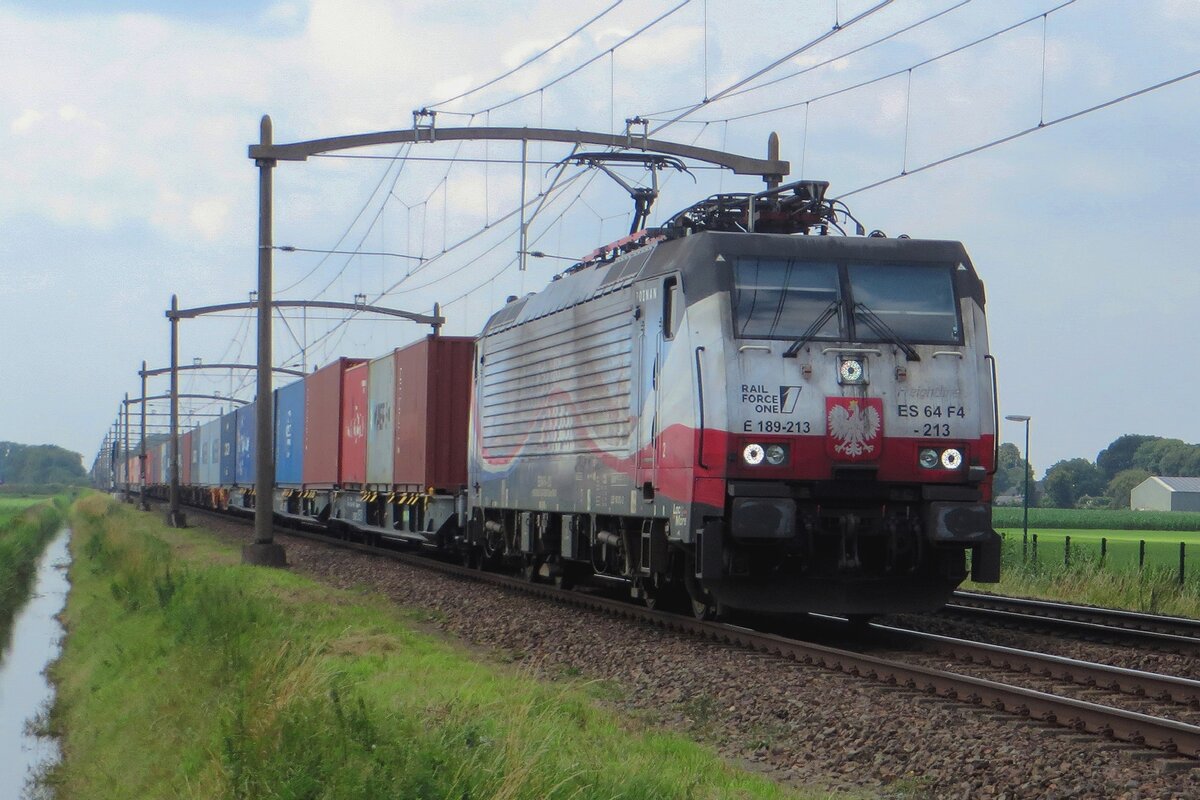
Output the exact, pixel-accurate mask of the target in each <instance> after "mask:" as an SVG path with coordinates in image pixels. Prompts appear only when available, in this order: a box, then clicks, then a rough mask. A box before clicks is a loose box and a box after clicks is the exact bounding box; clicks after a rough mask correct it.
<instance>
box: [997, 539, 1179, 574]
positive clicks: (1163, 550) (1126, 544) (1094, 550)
mask: <svg viewBox="0 0 1200 800" xmlns="http://www.w3.org/2000/svg"><path fill="white" fill-rule="evenodd" d="M997 530H998V531H999V532H1000V534H1001V535H1002V536H1004V541H1005V555H1006V556H1007V557H1009V558H1012V557H1016V558H1020V557H1021V554H1022V542H1021V539H1022V532H1023V531H1022V529H1021V528H998V529H997ZM1068 536H1069V537H1071V550H1070V556H1069V559H1068V558H1067V551H1066V540H1067V537H1068ZM1034 537H1036V539H1037V560H1038V561H1039V562H1042V563H1044V564H1064V563H1070V562H1087V561H1091V562H1096V563H1099V561H1100V549H1101V540H1102V539H1104V540H1107V546H1106V548H1105V555H1104V566H1105V567H1108V568H1110V569H1126V568H1128V569H1137V566H1138V553H1139V549H1140V545H1139V542H1142V541H1144V542H1145V543H1146V556H1145V566H1146V567H1148V568H1149V567H1156V568H1164V569H1171V570H1175V571H1178V569H1179V544H1180V542H1182V543H1183V544H1184V545H1185V550H1184V554H1185V574H1195V575H1197V576H1200V533H1196V532H1191V531H1129V530H1105V529H1095V530H1079V529H1074V530H1072V529H1066V530H1064V529H1059V530H1053V531H1051V530H1044V529H1043V530H1034V529H1032V528H1031V529H1030V531H1029V540H1030V541H1029V547H1028V551H1027V553H1028V557H1029V558H1032V557H1033V554H1034V545H1033V541H1034ZM1006 560H1007V559H1006Z"/></svg>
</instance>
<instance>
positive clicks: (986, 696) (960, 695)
mask: <svg viewBox="0 0 1200 800" xmlns="http://www.w3.org/2000/svg"><path fill="white" fill-rule="evenodd" d="M223 518H225V519H227V517H223ZM278 532H279V533H280V534H282V535H284V536H298V537H302V538H305V539H310V540H313V541H318V542H321V543H324V544H327V545H332V546H336V547H344V548H348V549H353V550H358V551H360V552H364V553H369V554H372V555H375V556H381V557H385V558H390V559H394V560H397V561H401V562H404V563H406V564H409V565H412V566H415V567H419V568H422V569H429V570H437V571H441V572H445V573H449V574H452V575H456V576H459V577H461V578H464V579H468V580H473V581H479V582H484V583H490V584H492V585H495V586H499V587H504V588H507V589H510V590H515V591H519V592H523V593H526V594H531V595H534V596H538V597H542V598H545V599H548V600H552V601H554V602H558V603H563V604H566V605H570V606H575V607H578V608H584V609H589V610H592V611H596V612H600V613H604V614H608V615H612V616H615V617H619V618H624V619H628V620H633V621H638V622H643V623H646V624H649V625H654V626H657V627H659V628H662V629H664V630H669V631H672V632H676V633H680V634H684V635H688V636H693V637H697V638H701V639H705V640H708V641H712V642H716V643H719V644H722V645H725V646H729V647H734V648H740V649H745V650H750V651H754V652H758V653H763V654H767V655H770V656H773V657H777V658H782V659H787V660H791V661H795V662H797V663H800V664H805V665H810V666H817V667H821V668H824V669H831V670H835V671H839V672H842V673H844V674H847V675H851V676H854V677H858V678H863V679H867V680H872V681H876V682H879V683H882V684H885V685H889V686H895V687H900V688H902V689H906V690H909V691H912V692H914V693H918V694H922V695H927V696H933V697H939V698H944V699H946V700H951V701H956V702H960V703H965V704H968V705H972V706H976V707H978V708H981V709H987V710H991V711H994V712H1002V713H1004V714H1008V715H1012V716H1015V717H1018V718H1024V719H1029V720H1034V721H1038V722H1041V723H1045V724H1047V725H1049V726H1058V727H1062V728H1067V729H1071V730H1074V731H1077V732H1081V733H1088V734H1092V735H1094V736H1097V737H1102V738H1104V739H1110V740H1116V741H1119V742H1126V743H1130V744H1131V745H1136V746H1139V747H1143V748H1147V749H1149V750H1153V751H1158V752H1159V753H1161V754H1163V755H1165V756H1182V757H1186V758H1187V759H1190V760H1194V761H1198V762H1200V725H1194V724H1190V723H1187V722H1181V721H1179V720H1177V719H1170V718H1167V717H1164V716H1157V715H1154V714H1147V713H1141V712H1138V711H1131V710H1126V709H1121V708H1117V707H1113V706H1110V705H1105V704H1102V703H1098V702H1091V701H1088V700H1082V699H1079V698H1075V697H1069V696H1065V695H1062V694H1058V693H1055V692H1051V691H1042V690H1038V689H1030V688H1026V687H1022V686H1018V685H1015V684H1014V683H1011V682H1007V681H1001V680H994V679H989V678H981V677H974V676H971V675H965V674H961V673H958V672H954V671H950V670H948V669H945V668H936V667H932V666H928V665H922V664H918V663H912V661H911V659H910V660H905V658H904V657H900V658H896V657H884V656H879V655H874V654H872V653H868V652H856V651H853V650H847V649H842V648H837V647H830V646H826V645H823V644H818V643H814V642H807V641H803V640H800V639H795V638H790V637H787V636H780V635H777V634H772V633H765V632H761V631H756V630H752V629H749V628H745V627H741V626H738V625H731V624H728V623H720V622H703V621H698V620H695V619H692V618H690V617H686V616H680V615H676V614H670V613H665V612H662V611H652V610H650V609H647V608H644V607H641V606H637V605H633V604H631V603H629V602H626V601H623V600H615V599H612V598H610V597H604V596H600V595H598V594H592V593H583V592H577V591H569V590H562V589H558V588H556V587H554V586H552V585H550V584H545V583H532V582H530V581H529V580H527V579H524V578H517V577H511V576H508V575H502V574H498V573H492V572H482V571H479V570H476V569H471V568H468V567H464V566H460V565H458V564H452V563H447V562H445V561H440V560H435V559H431V558H428V557H425V556H423V555H418V554H417V553H415V552H412V551H402V550H396V549H393V548H387V547H377V546H372V545H367V544H363V543H359V542H354V541H348V540H345V539H339V538H335V537H330V536H327V535H324V534H321V533H316V532H313V531H309V530H296V529H294V528H279V529H278ZM871 627H872V628H881V629H884V630H888V628H887V626H882V625H879V624H877V623H876V624H873V625H872V626H871ZM889 633H891V634H893V635H897V634H903V635H908V636H915V635H917V634H916V633H915V632H912V631H901V630H900V629H892V630H889ZM920 637H922V639H923V641H924V642H925V644H926V645H929V644H931V643H933V644H935V645H936V646H939V647H942V648H943V649H945V650H946V652H952V653H953V654H954V655H953V657H954V658H956V659H961V660H964V661H970V662H975V663H981V664H982V663H987V664H992V665H1001V666H1003V667H1004V668H1005V669H1009V670H1013V669H1015V670H1017V671H1029V672H1033V673H1037V674H1040V675H1044V676H1048V677H1052V678H1057V679H1059V680H1063V681H1069V682H1071V683H1082V684H1083V685H1084V686H1090V687H1099V688H1111V689H1112V690H1113V691H1120V692H1126V693H1130V694H1134V695H1141V696H1145V697H1150V698H1154V699H1157V700H1161V701H1163V702H1172V703H1177V704H1180V705H1182V706H1186V707H1187V708H1195V707H1196V705H1197V704H1198V703H1200V681H1192V680H1188V679H1182V678H1173V677H1171V676H1164V675H1155V674H1153V673H1144V672H1140V671H1137V670H1124V669H1121V668H1117V667H1106V666H1105V665H1099V664H1088V662H1080V661H1075V660H1073V659H1065V658H1061V657H1058V656H1051V655H1046V654H1039V653H1032V652H1028V651H1018V650H1016V649H1014V648H1003V647H999V646H996V645H985V644H982V643H978V642H966V641H963V640H952V639H950V637H940V636H935V635H933V634H920Z"/></svg>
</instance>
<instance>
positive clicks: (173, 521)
mask: <svg viewBox="0 0 1200 800" xmlns="http://www.w3.org/2000/svg"><path fill="white" fill-rule="evenodd" d="M178 310H179V298H178V296H176V295H171V312H172V313H170V314H168V315H167V316H168V317H169V318H170V320H171V444H170V454H171V467H170V471H171V493H170V495H169V498H170V504H169V505H168V507H167V526H168V527H170V528H186V527H187V517H186V516H185V515H184V513H183V512H182V511H181V510H180V509H179V316H178V315H177V314H175V313H174V312H176V311H178ZM143 396H145V395H144V394H143ZM144 405H145V404H144V403H143V406H144Z"/></svg>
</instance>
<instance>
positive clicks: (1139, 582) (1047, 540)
mask: <svg viewBox="0 0 1200 800" xmlns="http://www.w3.org/2000/svg"><path fill="white" fill-rule="evenodd" d="M1003 533H1005V534H1006V536H1005V539H1004V549H1003V565H1002V567H1001V580H1000V583H998V584H993V583H985V584H973V583H970V582H968V583H967V584H965V585H964V588H967V589H976V590H980V591H986V592H996V593H999V594H1007V595H1014V596H1021V597H1038V598H1045V599H1049V600H1061V601H1065V602H1071V603H1086V604H1090V605H1098V606H1107V607H1111V608H1127V609H1130V610H1134V611H1146V612H1150V613H1155V614H1172V615H1178V616H1185V617H1197V618H1200V541H1197V540H1196V538H1195V537H1191V538H1189V537H1187V536H1186V535H1184V536H1181V535H1180V533H1179V532H1175V531H1160V532H1152V531H1099V530H1097V531H1066V532H1049V531H1031V532H1030V542H1029V545H1028V547H1023V546H1022V536H1021V534H1022V531H1021V530H1020V529H1017V530H1012V529H1009V530H1006V531H1003ZM1035 533H1036V535H1037V540H1038V542H1037V550H1036V552H1035V551H1034V548H1033V541H1032V539H1033V534H1035ZM1110 534H1111V535H1110ZM1067 535H1070V537H1071V549H1070V556H1069V558H1064V556H1065V555H1066V536H1067ZM1101 536H1107V537H1108V539H1109V541H1108V548H1107V553H1106V554H1105V557H1104V559H1103V561H1102V560H1101V558H1100V538H1101ZM1139 538H1140V539H1145V540H1146V560H1145V566H1144V567H1142V568H1141V569H1139V568H1138V539H1139ZM1180 539H1184V540H1185V541H1187V542H1188V547H1187V551H1186V553H1187V561H1186V571H1185V580H1184V582H1183V583H1182V584H1181V583H1180V582H1179V540H1180ZM1193 542H1195V543H1194V544H1193Z"/></svg>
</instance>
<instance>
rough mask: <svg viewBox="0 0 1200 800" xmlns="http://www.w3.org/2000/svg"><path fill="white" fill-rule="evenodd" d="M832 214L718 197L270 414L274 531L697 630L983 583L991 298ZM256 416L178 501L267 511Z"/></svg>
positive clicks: (925, 244)
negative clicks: (447, 562)
mask: <svg viewBox="0 0 1200 800" xmlns="http://www.w3.org/2000/svg"><path fill="white" fill-rule="evenodd" d="M825 189H826V184H824V183H823V182H816V181H801V182H796V183H793V184H788V185H786V186H783V187H779V188H775V189H771V190H769V191H767V192H762V193H758V194H726V195H717V196H714V197H711V198H709V199H707V200H705V201H703V202H701V203H698V204H696V205H695V206H692V207H691V208H688V209H686V210H685V211H683V212H680V213H679V214H676V215H675V216H674V217H672V218H671V219H670V220H668V222H667V223H665V224H664V225H663V226H662V227H661V228H657V229H651V230H646V231H641V232H638V233H637V234H634V235H631V236H629V237H627V238H626V239H624V240H621V241H619V242H616V243H614V244H613V245H610V246H608V247H606V248H602V249H601V250H599V251H597V252H596V253H593V254H592V255H591V256H590V257H588V258H587V259H585V260H583V261H581V262H580V263H579V264H576V265H575V266H573V267H572V268H570V269H568V270H567V271H566V272H564V273H563V274H561V275H559V276H556V277H555V279H554V280H552V281H551V282H550V284H549V285H548V286H547V287H546V288H545V289H543V290H542V291H540V292H536V293H531V294H528V295H526V296H525V297H519V298H518V297H512V298H509V301H508V303H507V304H506V305H505V306H504V307H503V308H501V309H500V310H499V311H497V312H496V313H495V314H494V315H493V316H492V317H491V318H490V319H489V320H488V321H487V323H486V324H485V325H484V327H483V330H482V332H481V333H480V334H479V335H478V336H477V337H451V336H429V337H427V338H425V339H423V340H420V341H418V342H416V343H414V344H411V345H409V346H406V347H402V348H399V349H397V350H395V351H393V352H391V353H388V354H386V355H384V356H383V357H381V358H377V359H375V360H370V361H368V360H363V359H350V358H343V359H340V360H338V361H335V362H333V363H331V364H329V365H327V366H325V367H324V368H322V369H320V370H318V371H316V372H314V373H312V374H311V375H309V376H307V377H306V378H304V379H302V380H300V381H297V382H295V383H292V384H290V385H287V386H284V387H282V388H280V389H278V390H276V392H275V393H274V397H273V398H272V402H273V403H274V404H275V413H274V419H275V421H276V423H275V424H276V430H275V463H276V482H275V486H273V487H272V488H271V490H270V494H269V497H270V501H271V502H272V504H273V507H274V511H275V513H276V515H277V517H278V519H280V520H281V521H283V522H285V523H293V524H300V523H305V524H313V523H316V524H322V525H325V526H327V527H330V528H332V529H334V530H336V531H338V532H339V533H340V534H342V535H347V536H353V537H358V538H362V539H365V540H368V541H381V540H395V541H402V542H411V543H416V544H419V545H422V546H428V547H433V548H437V549H440V550H443V551H446V552H448V553H451V554H454V555H456V556H457V557H460V558H462V559H463V561H464V562H466V563H469V564H472V565H476V566H480V567H491V568H509V569H520V570H524V571H525V573H526V574H527V575H528V576H529V577H530V578H531V579H534V580H537V579H542V580H551V581H554V582H556V583H558V584H559V585H563V586H569V585H571V584H573V583H577V582H581V581H585V580H588V581H604V582H609V583H617V584H623V585H625V586H627V587H628V589H629V591H630V592H631V593H632V594H633V595H634V596H635V597H640V598H643V599H644V600H645V601H646V602H647V603H648V604H650V605H670V604H677V605H680V606H682V607H684V608H690V609H691V611H692V612H693V613H694V614H695V615H696V616H698V617H701V618H707V617H712V616H716V615H718V614H720V613H722V612H725V611H733V610H752V611H761V612H773V613H781V614H796V613H803V612H826V613H834V614H844V615H851V616H856V617H867V616H870V615H874V614H879V613H885V612H898V611H916V610H930V609H934V608H937V607H940V606H941V605H942V604H944V602H945V601H946V599H947V598H948V596H949V595H950V593H951V592H952V591H953V590H954V588H955V587H957V586H958V584H959V583H960V582H961V581H962V580H964V578H965V577H966V576H967V575H968V574H971V576H972V578H973V579H974V580H977V581H996V580H998V576H999V555H1000V546H999V544H1000V541H999V537H998V535H997V534H996V533H995V531H993V530H992V527H991V506H990V499H991V497H990V495H991V476H992V473H993V472H994V468H995V460H996V438H995V437H996V430H997V421H998V407H997V400H996V383H995V365H994V361H993V360H992V358H991V356H990V354H989V350H988V338H987V327H986V318H985V314H984V288H983V284H982V282H981V281H980V279H979V277H978V275H977V274H976V272H975V269H974V267H973V266H972V264H971V261H970V258H969V257H968V255H967V253H966V251H965V249H964V248H963V246H962V245H961V244H959V243H958V242H951V241H932V240H917V239H911V238H906V237H900V238H888V237H886V236H884V235H882V234H880V233H879V232H874V233H872V234H871V235H869V236H864V235H861V228H860V235H833V234H834V232H835V230H834V229H835V228H838V219H839V217H838V211H837V209H836V207H835V205H834V204H833V203H831V202H829V201H828V200H826V199H825ZM842 219H843V220H845V217H843V218H842ZM856 224H857V223H856ZM254 419H255V417H254V409H253V407H245V408H240V409H238V410H236V411H235V412H232V413H230V414H228V415H226V416H225V417H223V418H221V419H219V420H215V421H213V422H211V423H209V424H208V425H204V426H202V427H200V428H198V429H196V430H193V431H191V432H189V433H186V434H184V435H183V437H182V445H181V451H180V452H181V453H182V454H183V455H182V457H181V476H182V477H181V483H182V485H183V492H184V497H185V499H186V500H188V501H190V502H192V503H196V504H199V505H205V506H213V507H220V508H234V509H241V510H248V509H251V508H253V507H254V505H255V503H257V502H262V501H263V500H264V499H265V498H266V497H267V496H268V495H267V493H265V492H256V490H255V487H254V485H253V479H254V458H255V453H254V442H255V437H254V431H253V426H254ZM156 450H157V451H156V452H154V453H152V454H151V457H150V460H149V468H150V476H151V477H150V478H149V479H148V482H149V483H151V484H158V485H159V486H160V487H161V486H162V485H163V484H165V483H166V480H167V471H166V453H167V450H166V446H165V444H162V445H159V446H158V447H157V448H156ZM128 474H133V475H136V474H137V469H136V465H133V468H132V469H131V470H130V472H129V473H128ZM968 554H969V558H968Z"/></svg>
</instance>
